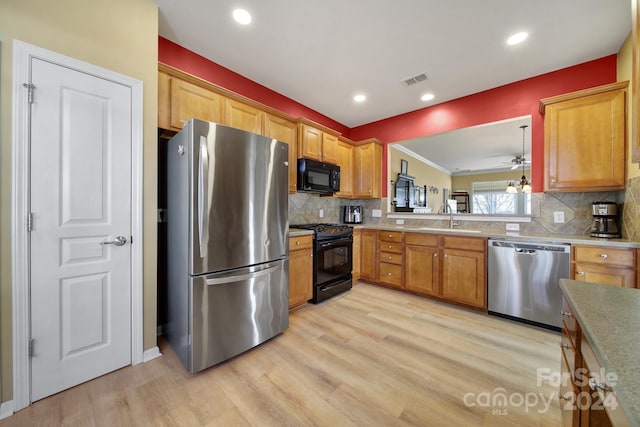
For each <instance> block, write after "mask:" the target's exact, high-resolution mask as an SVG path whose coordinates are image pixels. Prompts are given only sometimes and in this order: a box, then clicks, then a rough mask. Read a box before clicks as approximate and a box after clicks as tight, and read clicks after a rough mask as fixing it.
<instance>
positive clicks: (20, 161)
mask: <svg viewBox="0 0 640 427" xmlns="http://www.w3.org/2000/svg"><path fill="white" fill-rule="evenodd" d="M31 58H38V59H41V60H44V61H49V62H52V63H54V64H57V65H61V66H64V67H68V68H71V69H74V70H77V71H80V72H83V73H87V74H91V75H94V76H96V77H99V78H103V79H106V80H110V81H112V82H115V83H118V84H121V85H124V86H127V87H129V88H131V94H132V117H131V125H132V126H131V141H132V147H131V160H132V161H131V169H132V170H131V177H132V183H131V235H132V239H133V241H132V243H133V244H132V246H131V257H132V258H131V316H132V318H131V363H132V364H133V365H135V364H137V363H140V362H142V361H143V295H142V285H143V281H142V242H143V240H142V145H143V110H142V93H143V92H142V81H140V80H137V79H133V78H131V77H127V76H125V75H122V74H118V73H116V72H113V71H110V70H107V69H105V68H102V67H98V66H95V65H92V64H88V63H86V62H83V61H79V60H77V59H74V58H70V57H68V56H64V55H61V54H58V53H55V52H51V51H49V50H46V49H42V48H39V47H37V46H33V45H30V44H27V43H24V42H21V41H18V40H14V42H13V83H12V84H13V122H12V125H13V127H12V147H11V150H12V169H11V174H12V178H13V184H12V194H11V206H12V209H13V212H12V217H11V242H12V248H11V259H12V261H11V268H12V289H11V290H12V300H13V301H12V304H13V305H12V317H13V327H12V331H13V407H14V410H19V409H22V408H25V407H27V406H29V405H30V404H31V370H30V361H29V339H30V336H29V335H30V334H29V331H30V329H31V314H30V312H29V304H30V303H29V290H30V275H29V271H30V260H29V252H30V248H29V233H28V232H27V215H28V213H29V211H30V202H29V199H30V195H29V189H30V170H29V157H30V156H29V154H30V153H29V149H30V147H29V126H30V124H29V102H28V91H27V89H26V88H25V87H23V84H24V83H27V82H30V81H31V78H30V76H31V66H30V63H31ZM37 96H38V88H35V89H34V97H37Z"/></svg>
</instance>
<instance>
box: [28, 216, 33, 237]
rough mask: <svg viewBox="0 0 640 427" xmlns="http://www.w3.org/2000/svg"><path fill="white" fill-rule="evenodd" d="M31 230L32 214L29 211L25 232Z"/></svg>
mask: <svg viewBox="0 0 640 427" xmlns="http://www.w3.org/2000/svg"><path fill="white" fill-rule="evenodd" d="M31 230H33V214H32V213H31V212H29V213H28V214H27V233H31Z"/></svg>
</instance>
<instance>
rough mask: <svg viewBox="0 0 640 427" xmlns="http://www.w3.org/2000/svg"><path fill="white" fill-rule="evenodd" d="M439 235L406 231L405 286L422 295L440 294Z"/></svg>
mask: <svg viewBox="0 0 640 427" xmlns="http://www.w3.org/2000/svg"><path fill="white" fill-rule="evenodd" d="M438 252H439V249H438V236H437V235H435V234H426V233H405V246H404V277H405V281H404V286H405V289H407V290H409V291H413V292H417V293H419V294H422V295H430V296H435V297H437V296H439V295H440V268H439V265H440V257H439V254H438Z"/></svg>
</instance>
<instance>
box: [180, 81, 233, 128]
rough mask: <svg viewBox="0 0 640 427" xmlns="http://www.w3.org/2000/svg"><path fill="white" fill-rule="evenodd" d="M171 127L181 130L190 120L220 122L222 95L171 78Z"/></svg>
mask: <svg viewBox="0 0 640 427" xmlns="http://www.w3.org/2000/svg"><path fill="white" fill-rule="evenodd" d="M169 83H170V86H171V122H170V124H171V127H173V128H177V129H182V127H183V126H184V122H186V121H187V120H189V119H191V118H196V119H201V120H206V121H209V122H215V123H221V122H222V95H219V94H217V93H214V92H211V91H209V90H206V89H203V88H201V87H199V86H196V85H193V84H191V83H187V82H185V81H183V80H179V79H174V78H172V79H171V81H170V82H169Z"/></svg>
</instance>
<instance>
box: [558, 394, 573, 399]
mask: <svg viewBox="0 0 640 427" xmlns="http://www.w3.org/2000/svg"><path fill="white" fill-rule="evenodd" d="M567 394H568V395H569V396H565V395H564V394H562V393H560V392H558V399H561V400H571V393H567Z"/></svg>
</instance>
